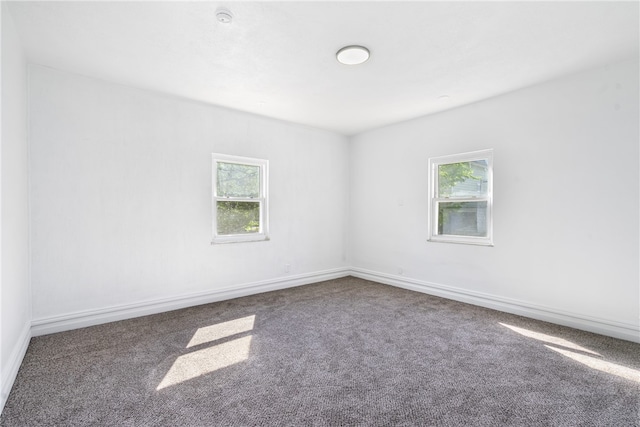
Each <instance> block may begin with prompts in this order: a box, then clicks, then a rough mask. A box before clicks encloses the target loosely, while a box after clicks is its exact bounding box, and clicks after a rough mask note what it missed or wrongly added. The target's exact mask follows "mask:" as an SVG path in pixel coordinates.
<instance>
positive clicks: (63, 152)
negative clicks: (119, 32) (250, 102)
mask: <svg viewBox="0 0 640 427" xmlns="http://www.w3.org/2000/svg"><path fill="white" fill-rule="evenodd" d="M185 78H188V76H185ZM212 78H215V76H212ZM29 102H30V105H29V111H30V123H31V127H30V132H31V133H30V144H31V153H32V154H31V159H30V167H31V171H32V173H31V226H32V233H31V236H32V240H31V247H32V287H33V317H34V320H35V322H36V323H38V322H39V321H41V320H43V319H45V320H46V319H52V318H53V317H55V316H65V315H69V314H74V313H80V314H81V313H82V312H83V311H85V310H99V309H103V308H105V307H122V306H124V305H127V304H131V303H137V302H144V301H152V300H157V299H161V298H173V297H176V296H181V295H190V294H194V293H199V292H209V291H215V290H217V289H226V288H228V287H234V286H238V285H243V284H247V283H253V282H260V281H264V280H270V279H275V280H277V279H279V278H283V279H286V277H288V276H299V275H305V274H314V273H318V272H324V271H327V270H333V269H339V268H344V267H346V266H347V265H348V263H347V258H346V254H347V250H346V240H345V235H346V233H347V229H346V225H347V209H348V185H347V184H346V183H347V182H348V140H347V138H346V137H344V136H340V135H337V134H333V133H329V132H325V131H320V130H315V129H311V128H307V127H302V126H298V125H293V124H288V123H285V122H279V121H275V120H271V119H266V118H261V117H258V116H254V115H250V114H245V113H241V112H236V111H231V110H227V109H222V108H216V107H212V106H209V105H205V104H199V103H194V102H190V101H186V100H182V99H178V98H173V97H168V96H164V95H160V94H155V93H151V92H145V91H142V90H137V89H133V88H129V87H124V86H119V85H115V84H110V83H105V82H102V81H98V80H94V79H90V78H85V77H80V76H77V75H73V74H68V73H65V72H61V71H55V70H51V69H47V68H43V67H39V66H31V69H30V98H29ZM212 152H218V153H224V154H232V155H240V156H247V157H256V158H263V159H268V160H269V162H270V171H269V174H270V189H269V193H270V219H271V221H270V235H271V240H270V241H268V242H253V243H239V244H226V245H213V246H212V245H211V244H210V242H211V237H212V236H211V153H212ZM285 264H290V265H291V268H290V273H288V274H287V273H285V271H284V265H285Z"/></svg>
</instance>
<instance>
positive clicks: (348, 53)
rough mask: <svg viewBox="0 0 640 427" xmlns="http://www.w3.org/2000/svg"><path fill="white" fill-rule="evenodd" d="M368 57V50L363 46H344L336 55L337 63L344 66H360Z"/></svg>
mask: <svg viewBox="0 0 640 427" xmlns="http://www.w3.org/2000/svg"><path fill="white" fill-rule="evenodd" d="M369 56H370V53H369V49H367V48H366V47H364V46H345V47H343V48H342V49H340V50H339V51H338V53H336V58H337V59H338V62H339V63H341V64H345V65H358V64H362V63H363V62H365V61H366V60H367V59H369Z"/></svg>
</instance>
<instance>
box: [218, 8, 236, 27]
mask: <svg viewBox="0 0 640 427" xmlns="http://www.w3.org/2000/svg"><path fill="white" fill-rule="evenodd" d="M216 19H217V20H218V22H220V23H222V24H230V23H231V21H232V20H233V15H232V14H231V11H229V10H228V9H225V8H220V9H218V10H216Z"/></svg>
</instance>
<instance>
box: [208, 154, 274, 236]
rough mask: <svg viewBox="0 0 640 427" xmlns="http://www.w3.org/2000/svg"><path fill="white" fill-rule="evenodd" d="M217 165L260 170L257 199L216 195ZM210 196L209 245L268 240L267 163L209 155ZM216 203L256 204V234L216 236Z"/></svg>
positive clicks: (251, 159) (258, 160)
mask: <svg viewBox="0 0 640 427" xmlns="http://www.w3.org/2000/svg"><path fill="white" fill-rule="evenodd" d="M218 163H235V164H239V165H247V166H258V167H259V168H260V185H259V190H260V194H259V197H257V198H256V197H221V196H219V195H218ZM211 165H212V173H211V177H212V180H211V187H212V188H211V195H212V215H211V216H212V225H213V238H212V240H211V244H212V245H213V244H219V243H241V242H260V241H267V240H269V161H268V160H264V159H256V158H252V157H241V156H232V155H228V154H219V153H212V154H211ZM218 201H233V202H254V203H255V202H258V203H259V204H260V228H259V231H258V232H257V233H246V234H218V209H217V206H218Z"/></svg>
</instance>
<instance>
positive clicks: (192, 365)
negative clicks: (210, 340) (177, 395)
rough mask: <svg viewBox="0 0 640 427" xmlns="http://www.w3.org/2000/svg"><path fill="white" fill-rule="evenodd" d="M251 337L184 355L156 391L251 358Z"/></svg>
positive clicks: (175, 363)
mask: <svg viewBox="0 0 640 427" xmlns="http://www.w3.org/2000/svg"><path fill="white" fill-rule="evenodd" d="M250 347H251V336H248V337H242V338H238V339H235V340H232V341H227V342H225V343H222V344H218V345H214V346H212V347H208V348H204V349H202V350H197V351H194V352H192V353H188V354H184V355H182V356H180V357H178V358H177V359H176V361H175V362H174V363H173V366H171V369H170V370H169V372H167V375H165V377H164V378H163V380H162V381H161V382H160V385H158V388H156V390H162V389H163V388H165V387H169V386H172V385H176V384H180V383H182V382H184V381H188V380H191V379H194V378H197V377H200V376H202V375H206V374H209V373H211V372H215V371H217V370H218V369H222V368H226V367H227V366H231V365H235V364H236V363H239V362H242V361H244V360H247V359H248V358H249V348H250Z"/></svg>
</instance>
